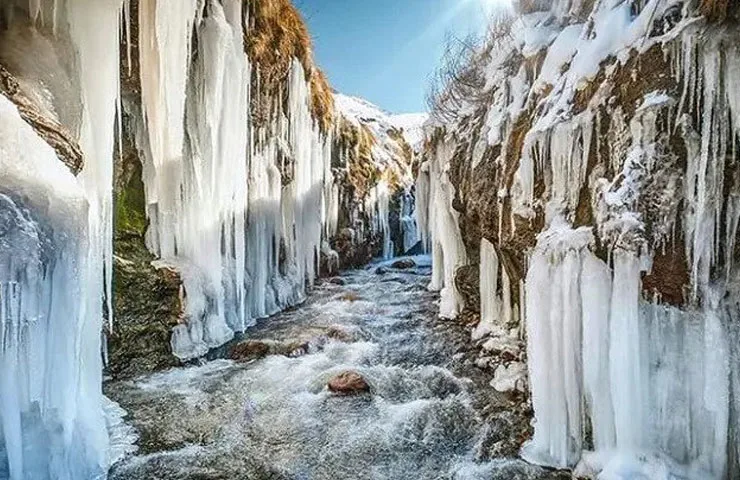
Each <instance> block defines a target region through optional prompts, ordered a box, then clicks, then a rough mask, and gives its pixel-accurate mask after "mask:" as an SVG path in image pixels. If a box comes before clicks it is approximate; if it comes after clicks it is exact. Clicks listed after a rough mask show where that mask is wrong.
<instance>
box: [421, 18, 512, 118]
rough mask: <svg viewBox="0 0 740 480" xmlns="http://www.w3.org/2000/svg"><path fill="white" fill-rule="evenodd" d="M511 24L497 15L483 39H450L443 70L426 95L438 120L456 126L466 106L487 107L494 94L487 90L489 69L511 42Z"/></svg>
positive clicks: (433, 115) (435, 77)
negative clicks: (499, 53) (498, 53)
mask: <svg viewBox="0 0 740 480" xmlns="http://www.w3.org/2000/svg"><path fill="white" fill-rule="evenodd" d="M512 21H513V18H512V17H511V15H510V14H507V13H502V14H498V15H496V16H494V17H492V18H491V21H490V23H489V26H488V30H487V32H486V34H485V36H483V37H475V36H469V37H467V38H464V39H460V38H457V37H453V36H449V37H448V38H447V40H446V46H445V53H444V55H443V57H442V62H441V67H440V68H439V69H438V70H437V72H436V73H435V75H434V76H433V77H432V81H431V84H430V88H429V91H428V93H427V105H428V107H429V111H430V112H431V115H432V117H434V118H435V120H437V121H438V122H440V123H442V124H449V123H454V122H455V121H456V120H457V119H458V116H459V114H460V112H461V111H463V110H467V108H466V107H467V106H469V105H473V106H475V107H476V108H477V107H487V106H488V104H489V103H490V100H491V96H490V93H491V92H489V91H486V90H485V86H486V68H487V67H488V64H489V62H490V60H491V58H492V55H494V54H495V52H497V51H499V50H501V49H502V48H503V47H505V45H506V43H507V42H511V41H512V39H513V37H512V35H511V25H512Z"/></svg>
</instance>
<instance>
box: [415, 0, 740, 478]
mask: <svg viewBox="0 0 740 480" xmlns="http://www.w3.org/2000/svg"><path fill="white" fill-rule="evenodd" d="M695 3H696V2H693V3H692V2H679V1H673V0H668V1H660V0H647V1H642V2H622V1H619V0H605V1H601V2H595V3H593V2H581V1H571V0H556V1H554V2H528V3H527V5H528V7H527V8H531V9H532V10H534V13H530V14H527V15H523V16H521V17H520V18H517V19H515V20H514V21H513V24H512V25H511V28H510V29H508V30H506V31H505V32H504V33H506V35H503V34H502V35H501V38H497V39H496V41H497V42H498V43H491V44H490V45H493V48H491V49H490V51H485V52H484V53H483V54H482V56H481V58H482V60H480V64H479V65H478V64H475V65H473V66H472V67H471V68H479V69H480V73H481V82H484V83H485V87H482V88H481V91H480V92H476V93H480V94H481V95H479V96H476V95H471V96H470V97H471V98H470V99H464V100H462V101H461V102H460V103H461V104H462V105H458V106H457V107H458V108H457V111H458V112H462V113H459V116H458V117H457V118H455V119H453V120H452V121H451V122H448V123H447V124H444V125H443V124H441V123H440V119H435V124H434V125H433V127H436V128H437V129H438V130H437V132H436V136H435V138H436V140H434V141H433V142H432V145H431V146H429V147H427V150H426V152H425V157H424V159H425V160H426V162H425V163H424V164H423V165H422V167H421V168H420V171H419V176H418V178H417V185H416V189H417V193H418V198H417V203H418V205H419V207H420V208H419V210H418V211H417V219H418V224H419V227H420V233H421V237H422V239H424V241H423V243H424V245H429V246H430V247H431V248H432V249H433V250H434V253H435V255H434V259H435V265H434V268H435V270H434V282H433V286H435V287H437V288H441V287H442V286H446V285H450V284H449V283H448V282H447V281H445V277H446V276H447V275H449V274H448V272H447V271H446V269H447V266H448V265H449V264H450V262H451V260H450V259H449V258H448V255H449V254H451V255H452V256H453V257H455V258H456V259H457V260H460V261H464V254H463V255H462V256H461V255H459V254H458V253H457V252H458V250H457V249H456V248H455V247H454V242H452V241H450V239H452V238H455V234H453V233H450V230H449V229H450V228H452V230H454V231H455V232H456V233H457V235H459V230H458V229H457V225H456V222H439V219H440V216H442V218H443V219H444V212H447V211H449V212H451V213H452V214H451V218H453V219H455V215H456V212H455V211H454V210H452V209H451V208H449V209H444V208H441V207H439V206H437V205H439V204H437V203H434V202H435V198H437V197H438V196H439V193H438V192H439V188H440V186H442V187H443V190H442V191H443V194H444V187H445V186H447V188H448V192H449V193H447V198H448V199H449V198H452V196H453V195H457V198H458V199H459V200H460V203H461V204H462V207H463V208H460V209H459V210H458V211H460V212H464V213H461V214H463V215H466V216H467V217H466V221H468V222H479V225H478V226H480V227H481V230H483V234H484V235H486V236H487V237H489V239H491V240H492V242H489V241H488V240H486V239H482V240H481V247H480V264H479V268H480V294H481V322H480V324H479V326H478V328H477V329H476V331H475V332H474V338H475V339H476V340H477V339H479V338H483V337H484V336H485V335H489V334H493V335H494V337H495V336H496V328H495V326H496V325H497V324H507V323H509V321H511V320H505V319H506V318H509V319H512V318H515V317H516V313H518V309H517V308H516V307H517V306H516V305H515V303H516V302H512V301H511V299H510V298H508V299H507V297H511V284H510V283H511V282H510V279H508V278H507V277H506V273H507V272H506V269H505V268H502V266H501V265H500V264H499V261H498V260H499V258H498V257H497V251H498V252H500V251H501V250H504V249H507V248H508V249H509V250H511V249H512V246H511V245H510V244H509V242H511V243H513V244H514V245H517V246H518V245H521V244H524V245H525V247H524V248H525V249H532V250H531V251H529V252H527V253H526V254H525V253H523V252H522V254H521V256H520V257H519V258H518V259H517V260H519V262H517V263H519V264H521V265H522V266H523V273H526V278H525V282H524V283H523V284H522V288H521V289H520V295H521V300H520V301H519V305H520V306H522V307H525V308H522V311H523V312H524V313H525V315H524V318H525V323H526V327H527V340H528V363H529V373H530V384H531V389H532V399H533V405H534V411H535V417H536V422H535V434H534V438H533V440H532V441H531V442H530V443H529V444H528V445H527V446H526V447H525V448H524V449H523V452H522V453H523V455H524V456H525V457H526V458H527V459H529V460H531V461H534V462H537V463H542V464H546V465H550V466H556V467H575V466H578V473H581V474H583V475H584V476H591V477H592V478H596V476H598V478H609V479H623V478H635V477H636V476H639V475H642V476H643V477H644V478H666V479H667V478H690V479H725V478H735V477H737V476H738V475H740V470H738V468H740V467H739V465H740V461H739V460H738V459H740V455H738V453H740V452H738V449H737V448H736V447H733V446H732V445H733V441H734V442H735V443H737V438H740V436H739V433H738V432H739V431H740V418H739V416H738V414H737V412H738V411H740V410H737V401H736V399H737V398H738V397H739V396H740V393H739V392H738V391H737V385H740V382H738V381H737V378H738V377H737V375H738V373H737V370H738V369H739V368H740V367H738V365H740V362H738V356H737V355H738V352H737V347H735V346H734V345H733V344H732V342H731V341H730V340H729V339H733V338H736V337H734V335H736V327H735V326H734V323H735V322H736V320H735V319H736V318H737V308H736V304H737V295H738V292H737V286H736V283H735V282H736V277H737V266H736V259H735V256H736V250H737V247H736V244H737V240H736V239H737V234H738V226H739V225H740V220H739V219H740V209H739V208H738V205H739V202H738V197H739V195H738V191H740V184H738V181H737V178H735V177H736V175H735V173H734V172H735V170H736V167H737V165H738V161H740V158H739V153H738V152H740V149H739V148H738V146H740V109H739V108H738V107H739V106H740V97H739V96H738V89H737V88H736V84H737V82H738V81H740V41H738V40H739V38H738V31H737V29H736V28H726V27H724V26H718V25H713V24H711V23H710V22H706V21H705V19H703V18H701V17H699V16H698V15H697V14H696V10H695V6H696V5H695ZM490 45H488V46H489V47H490ZM643 57H644V58H643ZM651 58H656V59H658V61H659V60H661V59H662V60H663V61H665V62H666V63H665V65H668V66H669V67H667V68H664V69H663V71H662V72H661V73H662V75H657V74H655V75H654V76H655V78H647V79H645V80H644V81H642V80H643V79H642V78H640V76H641V75H645V72H650V68H647V69H646V68H645V65H646V63H647V62H651V60H650V59H651ZM476 60H478V59H477V58H476ZM466 73H467V72H466ZM651 73H654V72H651ZM630 76H631V78H628V77H630ZM659 78H660V79H661V82H659V81H658V79H659ZM651 88H654V90H650V89H651ZM635 93H637V94H638V95H635V96H634V97H633V95H634V94H635ZM481 98H484V99H485V100H481ZM468 100H469V101H468ZM433 118H435V116H434V115H433ZM471 125H472V126H471ZM476 125H479V126H476ZM602 137H603V138H602ZM450 142H451V143H452V145H446V144H447V143H450ZM675 145H682V147H680V148H679V149H678V150H677V149H676V148H675ZM683 147H685V152H684V151H683V150H682V149H683ZM511 148H516V149H518V150H519V149H520V150H521V153H520V154H519V153H518V152H511V151H510V149H511ZM445 150H447V153H446V157H447V158H446V159H445V158H443V159H441V160H440V152H441V151H442V152H444V151H445ZM454 151H456V152H457V153H458V155H459V156H458V157H456V158H455V165H454V167H455V168H456V170H455V172H456V177H457V178H456V179H455V182H457V183H459V184H460V185H457V184H456V185H451V184H450V180H449V177H448V176H447V174H446V171H447V170H448V169H450V168H451V165H450V159H451V157H452V152H454ZM483 152H493V153H490V154H488V156H489V158H486V162H488V163H487V164H483V163H482V161H483V159H484V154H483ZM512 153H513V154H512ZM444 156H445V155H443V157H444ZM468 168H469V170H468ZM477 168H485V169H486V170H485V172H486V174H488V175H489V176H490V177H491V180H490V181H488V180H486V181H480V180H477V179H473V180H471V179H470V178H466V175H468V174H469V175H470V177H478V176H479V175H480V174H479V173H478V171H477V170H476V169H477ZM468 172H470V173H468ZM461 177H462V178H461ZM460 186H463V187H466V188H460V189H458V191H454V188H456V187H460ZM481 187H485V189H486V191H487V192H488V191H494V192H496V194H495V195H491V196H490V197H485V198H486V199H487V200H488V199H489V198H490V200H489V201H491V203H492V205H485V204H483V205H481V203H483V202H480V201H478V199H477V198H466V196H467V197H474V196H475V195H479V194H480V192H481V191H482V190H483V188H481ZM442 204H444V202H442ZM471 210H472V211H471ZM496 214H498V216H497V221H498V231H497V232H496V233H497V234H498V235H497V236H496V235H495V234H492V233H491V232H490V227H489V225H488V222H487V221H485V220H482V219H481V218H482V217H484V216H485V215H491V216H493V215H496ZM504 215H508V218H503V217H504ZM451 225H453V226H452V227H450V226H451ZM582 225H587V226H586V227H583V226H582ZM577 227H579V228H577ZM520 229H521V230H520ZM466 230H468V231H470V230H473V231H475V228H472V229H466ZM466 233H468V232H466ZM533 233H534V234H536V233H539V235H538V236H537V242H536V246H534V245H533V243H534V242H532V241H531V240H529V239H524V240H523V237H526V236H527V235H530V234H533ZM531 238H534V235H532V237H531ZM438 239H447V243H446V245H445V246H444V248H440V244H439V242H438ZM466 240H467V239H466ZM493 240H495V241H496V242H493ZM530 242H531V243H530ZM470 243H473V242H470ZM466 244H468V242H467V241H466ZM684 248H685V251H682V250H683V249H684ZM507 253H508V252H507ZM513 255H515V256H517V255H519V252H514V253H513ZM666 255H667V256H669V257H670V258H676V259H677V260H675V262H676V263H677V262H682V261H683V259H684V258H685V260H686V262H687V266H688V272H686V275H687V279H686V280H682V277H681V275H684V272H683V271H680V272H677V271H672V272H671V273H668V274H665V273H664V272H663V271H662V270H661V268H662V269H665V268H666V267H665V262H666V260H665V256H666ZM661 257H662V261H663V264H661V265H660V268H656V269H655V271H652V269H653V263H654V262H655V263H656V264H657V262H658V261H659V260H661ZM453 264H454V262H453ZM672 268H675V263H674V264H673V267H672ZM664 275H665V276H666V277H668V276H670V275H675V276H676V278H662V277H663V276H664ZM643 276H650V277H652V278H651V282H652V283H653V285H651V286H648V285H647V281H646V285H644V286H643V280H642V279H643ZM678 277H681V278H678ZM449 278H450V279H454V273H453V274H451V275H449ZM674 280H680V281H679V282H678V283H681V282H684V283H686V287H690V288H687V289H686V292H684V291H683V290H682V289H681V288H680V287H679V288H678V289H677V290H678V293H675V292H671V291H670V285H667V284H668V283H670V282H671V281H674ZM507 283H508V286H507ZM655 283H658V284H659V285H660V287H666V288H665V290H666V291H667V292H664V291H663V290H660V292H659V293H660V295H659V294H658V293H657V292H656V294H655V297H653V296H652V294H651V293H648V292H647V289H648V288H649V289H651V290H653V288H654V287H655ZM644 287H646V288H645V290H643V288H644ZM507 290H508V291H509V292H508V293H507ZM655 290H659V288H655ZM664 293H665V294H667V295H671V294H673V295H674V298H672V299H670V300H668V299H665V298H662V297H661V295H663V294H664ZM450 298H451V297H449V296H448V297H447V300H448V302H447V303H445V301H444V300H445V296H444V295H443V306H446V307H447V308H446V309H442V310H443V311H442V314H443V315H445V314H449V311H451V310H452V311H454V309H453V308H449V307H450V303H449V299H450ZM682 298H683V300H682ZM663 302H665V303H666V304H665V305H664V304H663ZM669 303H670V304H672V305H681V307H680V308H679V307H677V306H669V305H668V304H669ZM491 332H492V333H491ZM702 372H703V373H702ZM731 379H732V380H731ZM591 449H593V450H594V452H586V450H591Z"/></svg>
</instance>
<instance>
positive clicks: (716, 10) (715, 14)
mask: <svg viewBox="0 0 740 480" xmlns="http://www.w3.org/2000/svg"><path fill="white" fill-rule="evenodd" d="M732 1H733V0H702V1H701V4H700V5H699V11H700V12H701V14H702V15H704V16H705V17H707V18H708V19H709V20H710V21H713V22H722V21H724V20H725V19H727V17H728V16H729V14H730V4H731V3H732Z"/></svg>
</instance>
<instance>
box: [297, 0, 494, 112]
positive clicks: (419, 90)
mask: <svg viewBox="0 0 740 480" xmlns="http://www.w3.org/2000/svg"><path fill="white" fill-rule="evenodd" d="M502 1H505V0H294V2H295V4H296V5H297V6H298V8H299V9H300V10H301V12H302V13H303V16H304V18H305V19H306V21H307V23H308V27H309V30H310V32H311V35H312V36H313V39H314V48H315V51H316V59H317V61H318V63H319V66H320V67H321V68H322V69H323V70H324V72H325V73H326V74H327V75H328V77H329V81H330V82H331V84H332V86H333V87H334V88H335V89H337V90H339V91H340V92H342V93H345V94H348V95H355V96H360V97H363V98H366V99H367V100H369V101H371V102H372V103H375V104H377V105H379V106H380V107H382V108H383V109H385V110H387V111H389V112H391V113H409V112H420V111H424V110H426V105H425V102H424V94H425V92H426V90H427V85H428V83H429V82H428V78H429V76H430V75H431V74H432V73H433V72H434V70H435V68H436V67H437V65H438V63H439V60H440V57H441V56H442V53H443V51H444V40H445V36H446V34H447V33H451V34H454V35H456V36H459V37H461V38H462V37H465V36H466V35H467V34H469V33H471V32H481V31H482V30H483V28H485V23H486V22H485V20H486V19H487V18H488V17H489V15H490V10H491V9H492V8H493V6H494V5H495V4H496V3H499V2H502Z"/></svg>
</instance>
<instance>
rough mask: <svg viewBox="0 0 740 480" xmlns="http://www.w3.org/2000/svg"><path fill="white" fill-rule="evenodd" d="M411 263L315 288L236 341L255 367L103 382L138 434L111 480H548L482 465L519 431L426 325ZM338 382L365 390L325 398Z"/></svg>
mask: <svg viewBox="0 0 740 480" xmlns="http://www.w3.org/2000/svg"><path fill="white" fill-rule="evenodd" d="M415 261H416V263H417V266H416V267H415V268H411V269H408V270H406V269H394V268H392V267H390V266H389V265H390V264H392V263H393V262H385V263H384V264H380V265H379V264H373V265H370V266H369V267H367V268H365V269H363V270H355V271H349V272H346V273H344V274H343V275H341V276H340V277H335V278H333V279H329V280H326V281H324V282H322V283H321V284H320V285H319V286H318V287H317V289H316V290H315V292H314V293H313V294H312V295H311V296H310V297H309V300H308V301H307V302H306V304H305V305H302V306H300V307H297V308H295V309H293V310H291V311H288V312H284V313H281V314H278V315H277V316H276V317H274V318H271V319H270V320H269V321H265V322H261V323H260V324H258V326H256V327H255V328H254V329H252V330H250V333H249V338H250V340H249V341H250V344H252V345H258V344H259V343H261V342H263V344H265V345H269V346H270V350H271V352H270V354H268V355H267V356H265V357H264V358H259V359H255V360H253V361H250V362H246V363H243V362H234V361H232V360H224V359H217V360H213V361H210V362H207V363H204V364H203V365H201V366H193V367H186V368H177V369H174V370H170V371H166V372H162V373H156V374H154V375H151V376H145V377H140V378H137V379H135V380H132V381H123V382H113V383H110V384H108V385H107V386H106V391H107V394H108V395H109V396H110V397H111V398H112V399H114V400H116V401H118V402H120V404H121V405H122V406H123V407H124V408H125V409H126V410H127V411H128V412H129V415H130V418H129V419H128V420H129V421H130V423H131V424H132V425H133V426H134V427H135V428H136V429H137V430H138V431H139V433H140V435H141V438H140V442H139V444H140V449H141V450H140V451H139V452H138V455H136V456H132V457H129V458H127V459H126V460H124V461H123V462H122V463H120V464H118V465H116V466H115V467H114V469H113V471H112V474H111V478H113V479H118V480H123V479H131V480H136V479H140V480H145V479H146V480H150V479H152V480H153V479H222V478H223V479H227V478H228V479H242V478H243V479H254V480H258V479H283V478H284V479H317V480H318V479H337V480H338V479H377V478H388V479H391V478H392V479H435V478H449V479H453V478H455V479H458V478H459V479H477V478H486V479H497V478H500V479H507V480H512V479H529V478H532V479H534V478H538V479H539V478H550V475H548V474H547V473H546V472H545V471H544V470H542V469H540V468H537V467H534V466H529V465H526V464H524V463H523V462H521V461H519V460H514V459H511V460H504V459H498V460H494V461H491V462H489V460H491V459H490V458H489V457H490V451H491V446H492V445H493V444H494V443H496V442H498V441H500V440H505V441H509V442H513V441H514V437H516V435H515V432H516V429H517V428H526V426H525V425H523V424H522V422H523V420H522V419H521V418H518V417H517V416H516V415H514V414H513V413H511V412H508V413H506V412H505V411H506V410H508V409H510V408H511V405H510V404H509V403H508V402H509V401H508V400H506V399H505V398H503V397H499V396H497V395H496V393H495V391H494V390H493V389H491V388H490V387H488V385H487V380H486V378H485V377H486V375H485V374H484V373H483V371H482V370H480V369H479V368H477V367H476V366H474V365H472V361H471V358H474V357H471V356H472V355H475V352H473V349H472V348H471V346H470V342H469V340H468V339H469V332H468V331H467V330H466V329H465V328H464V327H462V326H461V325H460V324H459V323H456V322H442V323H440V322H438V321H437V320H436V313H435V312H436V306H435V305H434V301H435V299H436V298H435V297H436V294H434V293H430V292H428V291H427V289H426V285H427V284H428V282H429V276H430V263H429V259H428V258H427V257H415ZM256 339H259V340H256ZM253 350H258V349H257V348H254V349H253ZM262 353H265V352H262ZM345 371H352V372H356V373H358V374H359V375H361V376H362V378H364V379H365V381H366V382H367V384H368V385H369V390H370V391H369V392H368V393H360V394H357V395H346V396H342V395H338V394H335V393H332V392H330V391H329V389H328V388H327V382H328V381H329V380H330V379H331V378H332V377H334V376H336V375H337V374H339V373H342V372H345ZM488 378H490V376H488ZM484 405H486V408H485V409H484V408H483V406H484ZM486 416H487V417H488V421H489V424H488V427H487V428H483V425H484V423H486V422H484V417H486ZM510 448H516V446H515V445H512V446H511V447H510ZM553 475H554V474H553ZM552 478H558V477H556V476H552Z"/></svg>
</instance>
